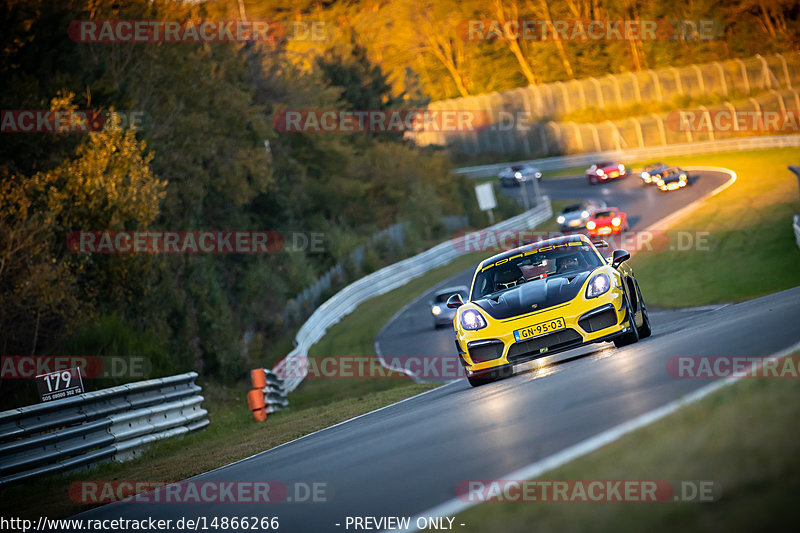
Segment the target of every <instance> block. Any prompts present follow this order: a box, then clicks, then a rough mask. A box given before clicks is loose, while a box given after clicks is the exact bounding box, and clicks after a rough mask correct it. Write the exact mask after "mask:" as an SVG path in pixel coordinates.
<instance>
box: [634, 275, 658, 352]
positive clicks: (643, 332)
mask: <svg viewBox="0 0 800 533" xmlns="http://www.w3.org/2000/svg"><path fill="white" fill-rule="evenodd" d="M634 283H635V285H636V292H637V293H638V295H639V305H640V306H641V307H642V326H641V327H640V328H639V339H640V340H641V339H646V338H647V337H649V336H650V335H652V334H653V328H652V327H650V315H649V314H647V306H646V305H644V298H643V297H642V289H640V288H639V283H638V282H636V281H634Z"/></svg>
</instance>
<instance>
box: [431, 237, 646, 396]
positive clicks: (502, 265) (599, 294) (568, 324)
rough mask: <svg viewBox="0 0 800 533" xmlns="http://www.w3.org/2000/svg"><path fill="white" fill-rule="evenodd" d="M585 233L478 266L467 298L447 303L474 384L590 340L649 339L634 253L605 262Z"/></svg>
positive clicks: (530, 246)
mask: <svg viewBox="0 0 800 533" xmlns="http://www.w3.org/2000/svg"><path fill="white" fill-rule="evenodd" d="M605 246H608V245H607V244H606V243H605V242H602V241H601V242H599V243H592V241H590V240H589V238H588V237H586V236H585V235H582V234H576V235H569V236H564V237H557V238H554V239H548V240H544V241H540V242H536V243H534V244H528V245H525V246H522V247H519V248H515V249H513V250H510V251H507V252H503V253H500V254H498V255H495V256H493V257H490V258H488V259H486V260H484V261H483V262H481V263H480V264H479V265H478V268H477V269H476V270H475V275H474V276H473V278H472V287H471V289H470V295H469V300H468V301H467V302H464V301H463V300H462V298H461V296H460V295H458V294H454V295H453V296H451V297H450V299H448V301H447V306H448V307H451V308H454V309H457V311H456V316H455V318H454V319H453V325H454V327H455V330H456V346H457V348H458V353H459V356H460V357H459V358H460V359H461V363H462V364H463V365H464V367H465V369H466V371H467V377H468V379H469V382H470V383H471V384H472V385H473V386H478V385H483V384H485V383H490V382H492V381H495V380H497V379H501V378H504V377H508V376H510V375H512V374H513V368H514V365H515V364H518V363H523V362H525V361H530V360H532V359H536V358H538V357H546V356H549V355H552V354H554V353H557V352H560V351H563V350H568V349H571V348H575V347H576V346H581V345H583V344H589V343H593V342H604V341H613V342H614V344H616V345H617V346H624V345H627V344H631V343H634V342H637V341H638V340H639V339H641V338H644V337H647V336H649V335H650V331H651V330H650V319H649V317H648V316H647V308H646V307H645V305H644V300H643V298H642V293H641V291H640V290H639V285H638V283H637V282H636V278H634V276H633V270H632V269H631V268H630V266H628V265H627V264H625V261H627V260H628V259H629V258H630V254H629V253H628V252H626V251H625V250H615V251H614V252H613V254H612V256H611V257H610V258H608V259H606V258H605V257H603V255H602V254H601V253H600V252H599V251H598V249H597V248H598V247H605Z"/></svg>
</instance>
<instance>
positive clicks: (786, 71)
mask: <svg viewBox="0 0 800 533" xmlns="http://www.w3.org/2000/svg"><path fill="white" fill-rule="evenodd" d="M775 56H776V57H777V58H778V59H780V60H781V66H782V67H783V77H784V78H785V79H786V88H787V89H791V88H792V79H791V78H790V77H789V67H788V66H787V65H786V58H785V57H783V54H775Z"/></svg>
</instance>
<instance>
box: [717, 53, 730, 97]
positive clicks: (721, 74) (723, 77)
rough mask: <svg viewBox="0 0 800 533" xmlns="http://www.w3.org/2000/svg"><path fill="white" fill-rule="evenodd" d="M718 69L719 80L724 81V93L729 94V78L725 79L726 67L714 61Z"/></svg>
mask: <svg viewBox="0 0 800 533" xmlns="http://www.w3.org/2000/svg"><path fill="white" fill-rule="evenodd" d="M714 65H716V67H717V70H719V80H720V82H721V83H722V94H723V95H725V96H728V80H726V79H725V69H724V68H722V63H720V62H719V61H714Z"/></svg>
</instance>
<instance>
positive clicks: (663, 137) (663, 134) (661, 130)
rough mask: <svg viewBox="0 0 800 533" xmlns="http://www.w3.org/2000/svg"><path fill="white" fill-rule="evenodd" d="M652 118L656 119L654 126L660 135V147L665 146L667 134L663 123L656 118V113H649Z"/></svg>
mask: <svg viewBox="0 0 800 533" xmlns="http://www.w3.org/2000/svg"><path fill="white" fill-rule="evenodd" d="M651 115H652V116H654V117H656V124H658V133H660V134H661V145H662V146H666V145H667V132H666V131H664V121H663V120H662V119H661V117H660V116H658V115H657V114H656V113H651Z"/></svg>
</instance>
